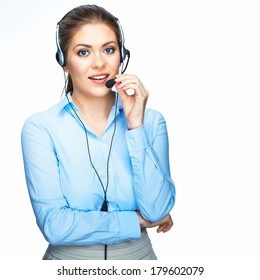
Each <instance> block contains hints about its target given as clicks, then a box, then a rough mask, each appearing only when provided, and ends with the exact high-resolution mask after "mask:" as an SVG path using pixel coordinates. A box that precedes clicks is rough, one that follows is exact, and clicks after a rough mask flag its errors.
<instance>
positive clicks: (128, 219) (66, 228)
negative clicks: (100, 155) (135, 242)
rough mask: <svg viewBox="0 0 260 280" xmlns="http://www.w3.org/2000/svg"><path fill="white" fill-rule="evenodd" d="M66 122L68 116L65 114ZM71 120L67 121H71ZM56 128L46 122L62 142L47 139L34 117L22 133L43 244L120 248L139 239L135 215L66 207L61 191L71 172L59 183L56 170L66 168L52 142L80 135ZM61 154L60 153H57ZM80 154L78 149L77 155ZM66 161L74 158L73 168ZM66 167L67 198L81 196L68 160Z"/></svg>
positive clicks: (40, 121) (39, 117) (48, 132)
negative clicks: (69, 193) (72, 194)
mask: <svg viewBox="0 0 260 280" xmlns="http://www.w3.org/2000/svg"><path fill="white" fill-rule="evenodd" d="M67 116H69V115H68V114H67ZM70 119H72V118H71V117H70ZM60 123H61V124H63V123H64V122H60ZM71 123H72V124H73V125H74V123H75V121H74V120H73V119H72V121H71ZM61 124H59V123H58V124H57V125H56V124H55V121H50V122H49V125H53V127H54V128H52V129H53V131H54V132H57V137H61V138H60V139H59V141H56V140H55V139H54V138H53V137H52V136H51V129H50V128H49V127H48V125H47V124H46V121H45V118H44V117H42V115H35V116H34V117H32V118H30V119H29V120H27V121H26V122H25V124H24V127H23V129H22V139H21V140H22V152H23V159H24V169H25V176H26V182H27V186H28V191H29V195H30V199H31V203H32V207H33V210H34V213H35V216H36V222H37V224H38V226H39V228H40V230H41V232H42V234H43V235H44V237H45V239H46V240H47V241H48V242H49V243H51V244H56V245H68V244H69V245H92V244H104V243H106V244H111V243H119V242H123V241H126V240H130V239H138V238H140V226H139V222H138V217H137V215H136V213H135V212H134V211H111V212H108V213H106V212H100V211H98V210H99V209H95V208H93V209H88V208H87V207H85V208H84V207H74V206H73V205H72V200H71V201H69V198H68V197H67V195H65V187H66V184H69V182H70V179H69V176H70V172H68V173H67V174H65V175H63V178H61V177H62V176H61V170H62V169H65V167H66V166H65V165H66V164H67V163H66V161H62V160H61V154H62V153H61V152H60V151H59V149H58V145H57V144H56V142H58V143H59V142H61V141H63V139H64V141H68V139H70V138H72V137H71V135H73V132H74V130H73V129H75V130H76V129H79V126H78V125H77V124H76V125H75V126H72V128H70V129H66V126H69V124H70V123H69V121H67V123H66V122H65V124H64V127H61V126H62V125H61ZM59 129H60V130H61V133H60V131H59ZM60 134H62V136H60ZM80 136H81V135H80ZM79 138H80V139H81V138H82V139H83V140H84V137H76V136H75V138H73V141H74V142H75V141H77V139H79ZM55 141H56V142H55ZM73 141H72V142H71V143H69V144H68V145H70V147H71V148H70V150H69V152H71V153H74V149H75V146H73ZM75 145H76V147H77V146H80V145H77V144H75ZM82 146H83V148H84V149H85V148H86V146H85V143H84V145H82ZM83 148H82V149H83ZM60 150H61V151H62V148H61V149H60ZM69 152H67V153H66V151H65V152H64V158H65V157H69ZM82 153H83V152H82V151H80V147H79V155H80V154H82ZM71 158H74V160H75V162H76V160H78V161H80V160H79V159H77V155H76V154H75V156H74V157H71ZM67 161H68V164H71V167H70V170H71V174H72V175H71V176H74V177H73V178H75V180H74V185H73V184H72V185H71V186H70V188H72V192H73V188H75V191H74V192H77V190H76V188H77V187H78V189H79V192H80V191H81V189H80V186H79V185H80V183H79V180H78V177H79V176H78V174H75V173H76V172H77V171H74V169H73V166H75V164H74V162H71V160H70V158H69V159H68V160H67ZM63 165H64V166H65V167H64V166H63ZM75 170H76V169H75ZM82 174H85V172H84V173H82ZM64 182H65V183H66V184H65V183H64ZM79 196H80V194H79ZM86 201H87V199H86Z"/></svg>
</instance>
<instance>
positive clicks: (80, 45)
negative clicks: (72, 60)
mask: <svg viewBox="0 0 260 280" xmlns="http://www.w3.org/2000/svg"><path fill="white" fill-rule="evenodd" d="M111 43H113V44H117V43H116V42H115V41H109V42H106V43H104V44H103V45H102V48H103V47H105V46H107V45H110V44H111ZM77 47H86V48H92V46H91V45H88V44H77V45H76V46H75V47H74V48H73V50H75V49H76V48H77Z"/></svg>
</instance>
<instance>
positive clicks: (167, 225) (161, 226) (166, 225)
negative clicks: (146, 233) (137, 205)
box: [135, 211, 173, 233]
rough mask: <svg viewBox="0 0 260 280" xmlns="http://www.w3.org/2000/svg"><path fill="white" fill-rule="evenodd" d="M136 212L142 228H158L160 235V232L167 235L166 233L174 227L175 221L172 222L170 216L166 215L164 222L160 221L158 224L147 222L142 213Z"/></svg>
mask: <svg viewBox="0 0 260 280" xmlns="http://www.w3.org/2000/svg"><path fill="white" fill-rule="evenodd" d="M135 212H136V214H137V216H138V219H139V223H140V227H141V228H153V227H156V226H158V228H157V232H158V233H160V232H164V233H165V232H167V231H169V230H170V229H171V228H172V226H173V221H172V218H171V215H170V214H168V215H166V216H165V217H164V218H163V219H162V220H160V221H158V222H150V221H148V220H145V219H144V218H143V216H142V215H141V213H140V211H135Z"/></svg>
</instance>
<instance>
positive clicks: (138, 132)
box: [125, 126, 149, 153]
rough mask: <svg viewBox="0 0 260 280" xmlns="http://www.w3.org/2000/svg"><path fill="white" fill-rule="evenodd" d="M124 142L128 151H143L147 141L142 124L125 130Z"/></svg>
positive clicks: (147, 144) (146, 146) (147, 145)
mask: <svg viewBox="0 0 260 280" xmlns="http://www.w3.org/2000/svg"><path fill="white" fill-rule="evenodd" d="M125 135H126V142H127V145H128V150H129V152H130V153H131V152H139V151H143V150H145V149H146V148H148V147H149V142H148V140H147V136H146V133H145V129H144V126H140V127H138V128H135V129H132V130H127V131H126V134H125Z"/></svg>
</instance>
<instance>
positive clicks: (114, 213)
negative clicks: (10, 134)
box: [22, 5, 175, 260]
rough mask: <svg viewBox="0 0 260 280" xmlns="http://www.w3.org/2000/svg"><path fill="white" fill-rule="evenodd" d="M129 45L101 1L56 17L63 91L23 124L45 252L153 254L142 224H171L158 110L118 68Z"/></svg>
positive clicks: (160, 228)
mask: <svg viewBox="0 0 260 280" xmlns="http://www.w3.org/2000/svg"><path fill="white" fill-rule="evenodd" d="M129 55H130V52H129V51H128V50H127V49H126V48H125V46H124V36H123V32H122V29H121V26H120V24H119V21H118V20H117V19H116V18H115V17H114V16H113V15H111V14H110V13H109V12H108V11H106V10H105V9H104V8H102V7H99V6H96V5H83V6H80V7H76V8H75V9H73V10H71V11H70V12H69V13H67V14H66V15H65V16H64V17H63V19H62V20H61V21H60V22H59V23H58V24H57V55H56V58H57V61H58V63H59V64H60V65H61V66H62V67H63V70H64V73H67V75H68V81H67V83H66V96H65V97H64V98H63V99H62V100H61V101H60V103H58V104H56V105H54V106H53V107H51V108H50V109H48V110H46V111H45V112H40V113H36V114H34V115H33V116H31V117H30V118H28V119H27V120H26V121H25V124H24V127H23V129H22V150H23V159H24V167H25V175H26V182H27V186H28V191H29V195H30V199H31V202H32V207H33V210H34V213H35V216H36V221H37V224H38V226H39V228H40V230H41V232H42V234H43V235H44V237H45V239H46V240H47V241H48V243H49V246H48V248H47V250H46V252H45V255H44V257H43V259H69V260H73V259H85V260H91V259H96V260H97V259H132V260H134V259H156V255H155V253H154V251H153V248H152V245H151V242H150V239H149V237H148V234H147V231H146V228H150V227H157V232H167V231H168V230H170V229H171V227H172V225H173V222H172V219H171V216H170V214H169V212H170V211H171V209H172V207H173V205H174V202H175V187H174V184H173V181H172V179H171V177H170V168H169V159H168V136H167V130H166V124H165V120H164V118H163V117H162V115H161V114H160V113H159V112H157V111H154V110H151V109H150V110H149V109H146V102H147V98H148V92H147V90H146V89H145V87H144V86H143V85H142V83H141V81H140V80H139V78H138V77H136V76H135V75H130V74H123V72H124V71H125V69H123V70H122V68H121V73H120V74H118V73H119V69H120V65H121V67H123V66H122V65H123V64H124V62H125V60H126V58H128V59H129ZM108 81H109V82H108ZM111 81H112V84H111ZM109 83H110V84H109ZM114 84H115V88H116V92H115V91H113V90H111V87H113V85H114ZM129 89H131V90H132V91H133V94H131V95H128V94H127V92H126V91H127V90H129Z"/></svg>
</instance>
